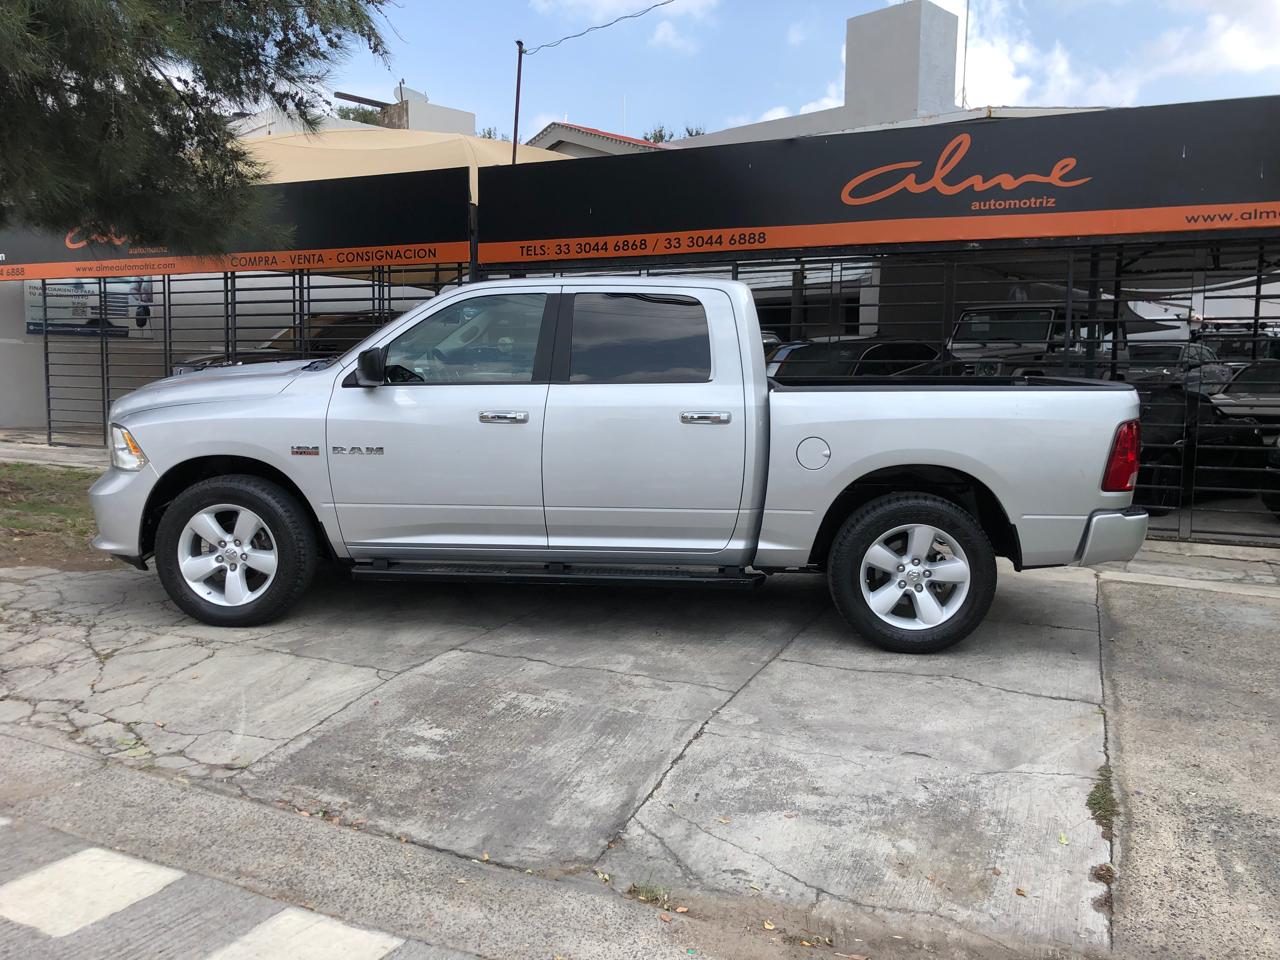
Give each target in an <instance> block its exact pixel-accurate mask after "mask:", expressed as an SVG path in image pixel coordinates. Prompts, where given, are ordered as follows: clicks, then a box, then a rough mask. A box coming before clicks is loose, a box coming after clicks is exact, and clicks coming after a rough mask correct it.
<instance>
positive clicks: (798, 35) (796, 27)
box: [787, 20, 809, 47]
mask: <svg viewBox="0 0 1280 960" xmlns="http://www.w3.org/2000/svg"><path fill="white" fill-rule="evenodd" d="M808 35H809V31H808V30H807V29H805V25H804V24H803V23H801V22H800V21H799V20H797V21H796V22H795V23H793V24H791V25H790V26H789V27H787V46H789V47H798V46H800V44H802V43H804V41H805V38H806V37H808Z"/></svg>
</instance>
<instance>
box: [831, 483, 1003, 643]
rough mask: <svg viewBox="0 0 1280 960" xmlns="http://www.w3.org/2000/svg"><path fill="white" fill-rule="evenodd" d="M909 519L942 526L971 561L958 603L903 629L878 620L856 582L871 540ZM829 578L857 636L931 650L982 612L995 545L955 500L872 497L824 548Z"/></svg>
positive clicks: (991, 585) (991, 591)
mask: <svg viewBox="0 0 1280 960" xmlns="http://www.w3.org/2000/svg"><path fill="white" fill-rule="evenodd" d="M909 524H928V525H929V526H932V527H935V528H936V529H938V530H940V531H942V532H944V533H945V534H946V535H947V536H948V537H949V538H951V539H953V540H954V541H955V542H956V543H957V544H958V545H959V546H960V548H961V549H962V550H963V551H964V555H965V558H966V559H967V561H968V564H969V588H968V592H967V593H966V594H965V595H964V596H963V599H961V600H959V601H958V602H959V607H958V608H957V609H956V610H955V612H954V613H952V614H951V615H950V617H949V618H948V619H946V620H944V621H943V622H942V623H940V624H938V625H937V626H934V627H927V628H924V629H904V628H901V627H898V626H895V625H894V624H891V623H888V622H886V621H885V620H882V619H881V618H880V616H879V615H878V614H877V613H876V612H875V611H874V610H872V609H871V607H870V606H869V605H868V603H867V600H866V598H865V597H864V596H863V591H862V585H861V583H860V582H859V578H860V577H861V576H862V561H863V557H864V556H865V555H866V553H867V551H868V550H869V549H870V548H871V546H872V544H873V543H875V542H877V541H878V540H880V538H882V537H884V536H886V535H887V534H888V533H889V532H890V531H891V530H894V529H895V528H897V527H901V526H906V525H909ZM827 584H828V586H829V587H830V590H831V597H832V599H833V600H834V601H835V605H836V608H837V609H838V610H839V611H840V613H841V615H842V616H843V617H844V618H845V620H846V621H847V622H848V624H849V625H850V626H851V627H853V629H854V630H855V631H857V633H858V634H859V635H860V636H862V637H864V638H865V639H867V640H870V641H871V642H872V643H874V644H875V645H876V646H878V647H882V648H883V649H885V650H892V651H893V652H895V653H934V652H936V651H938V650H944V649H946V648H947V647H950V646H952V645H953V644H956V643H959V642H960V641H961V640H963V639H964V638H965V637H967V636H968V635H969V634H970V633H971V632H972V631H973V629H974V628H975V627H977V626H978V624H979V623H981V622H982V618H983V617H985V616H986V614H987V610H988V608H989V607H990V606H991V600H992V598H993V597H994V596H995V590H996V558H995V551H994V550H993V549H992V547H991V541H990V540H989V539H988V538H987V535H986V533H984V532H983V530H982V527H981V526H979V524H978V522H977V520H975V519H974V518H973V517H972V516H971V515H970V514H969V513H968V512H967V511H966V510H963V509H962V508H960V507H958V506H956V505H955V504H954V503H951V502H950V501H948V500H943V499H942V498H941V497H935V496H932V495H930V494H926V493H901V494H892V495H890V496H886V497H881V498H879V499H878V500H873V501H871V502H870V503H868V504H866V505H865V506H863V507H861V508H860V509H859V510H857V511H856V512H854V513H853V514H852V515H850V517H849V518H848V519H847V520H846V521H845V522H844V525H843V526H842V527H841V528H840V531H839V533H837V534H836V537H835V540H834V541H833V542H832V544H831V552H830V553H829V554H828V558H827ZM924 588H925V589H930V587H929V586H928V585H925V587H924ZM943 589H947V588H945V587H944V588H943Z"/></svg>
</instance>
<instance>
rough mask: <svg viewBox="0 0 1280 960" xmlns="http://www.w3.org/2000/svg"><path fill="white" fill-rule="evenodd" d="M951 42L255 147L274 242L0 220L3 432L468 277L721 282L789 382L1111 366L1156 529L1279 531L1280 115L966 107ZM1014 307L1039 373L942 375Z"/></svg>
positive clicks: (862, 29)
mask: <svg viewBox="0 0 1280 960" xmlns="http://www.w3.org/2000/svg"><path fill="white" fill-rule="evenodd" d="M956 29H957V24H956V21H955V18H954V17H952V16H951V15H950V14H947V13H946V12H945V11H942V10H941V9H940V8H938V7H936V6H934V5H933V4H930V3H928V2H926V0H910V2H908V3H904V4H900V5H896V6H893V7H889V8H886V9H884V10H881V11H877V12H876V13H874V14H868V15H866V16H864V17H858V18H854V19H853V20H850V21H849V22H848V24H847V27H846V30H847V34H846V48H847V50H848V63H849V65H850V66H849V69H848V70H847V71H846V90H845V103H844V105H843V106H840V107H835V108H832V109H830V110H823V111H816V112H815V113H812V114H804V115H801V116H798V117H788V118H783V119H780V120H775V121H769V122H767V123H761V124H752V125H749V126H746V127H739V128H735V129H732V130H727V131H718V132H714V133H710V134H707V135H705V136H701V137H694V138H689V139H687V140H682V141H677V142H676V144H674V145H670V146H665V147H663V148H659V149H655V148H653V147H652V145H645V144H642V143H636V142H632V143H630V144H628V143H627V141H628V140H629V139H630V138H626V137H622V136H621V135H614V134H608V133H607V132H605V131H601V130H598V129H596V128H590V127H577V129H576V131H575V129H573V128H574V127H575V125H572V124H567V123H562V124H553V125H552V127H554V128H556V129H551V127H549V128H548V129H547V130H544V131H541V132H540V133H539V134H537V135H536V136H535V137H533V138H531V139H530V141H529V144H528V145H525V146H521V147H520V148H519V149H520V154H519V155H518V156H517V162H516V163H515V164H511V163H510V162H509V161H510V150H511V146H510V144H498V143H494V142H492V141H477V138H473V137H469V136H467V135H466V133H465V132H459V131H456V130H455V131H449V132H438V133H435V134H431V135H430V136H427V134H425V133H422V132H420V131H412V130H382V129H380V128H366V129H353V128H351V125H347V126H346V127H344V128H342V129H334V130H331V131H326V132H325V133H324V134H322V135H320V136H319V137H313V138H299V137H298V136H297V135H291V134H288V133H285V134H278V133H268V134H266V135H265V136H262V137H260V138H259V139H258V140H256V141H248V142H250V143H255V142H256V143H259V144H260V146H259V147H258V149H260V150H262V151H264V152H266V153H268V154H269V155H270V156H269V157H268V167H269V168H270V169H272V170H273V171H274V176H273V180H274V182H273V183H271V184H269V185H267V186H264V187H261V188H259V189H263V190H268V191H271V192H272V193H274V194H275V195H276V197H277V199H278V201H279V202H278V203H277V204H276V205H275V206H276V209H278V211H279V216H280V218H281V219H282V221H283V222H284V224H285V225H286V226H288V227H289V228H290V229H291V232H292V236H293V242H292V243H291V244H290V245H289V248H288V249H285V250H278V249H267V248H263V249H248V248H247V249H244V250H241V251H236V252H234V253H232V254H228V255H221V256H217V257H186V256H176V255H172V254H170V253H169V252H167V251H164V250H157V249H155V248H145V247H139V246H136V245H132V244H130V243H129V242H128V241H127V239H122V238H113V237H85V236H81V235H79V234H77V233H76V232H75V231H72V232H70V233H68V234H67V235H66V236H64V237H49V236H39V235H34V234H22V233H19V232H14V231H10V232H5V233H0V256H3V261H0V276H3V278H4V279H5V280H8V281H9V282H0V427H9V428H25V429H29V430H36V431H39V432H41V433H42V434H43V435H44V436H45V438H46V439H48V440H49V441H50V442H54V443H101V442H102V437H103V429H104V424H105V421H106V416H107V409H108V407H109V404H110V403H111V401H112V400H114V399H115V398H117V397H119V396H121V395H123V394H124V393H127V392H128V391H130V390H132V389H136V388H137V387H138V386H139V385H141V384H143V383H146V382H148V381H150V380H153V379H156V378H158V377H162V376H165V375H168V374H171V373H174V372H182V371H184V370H190V369H194V368H197V367H200V366H203V365H207V364H209V363H217V362H253V361H255V360H259V359H273V358H278V357H281V356H285V357H292V356H300V355H316V354H326V353H333V352H335V351H338V350H341V349H343V348H345V347H347V346H349V345H352V344H354V343H355V342H358V341H359V340H360V339H362V338H363V337H364V336H365V335H367V333H368V332H370V331H371V330H372V329H374V328H376V326H378V325H379V324H381V323H384V322H386V321H387V320H388V319H389V318H391V317H393V316H396V315H398V314H399V313H401V312H403V311H404V310H405V309H408V308H410V307H411V306H413V305H414V304H416V303H418V302H421V301H422V300H425V299H427V298H429V297H430V296H432V295H434V294H435V293H436V292H438V291H439V290H440V289H442V288H443V287H445V286H447V285H449V284H453V283H458V282H466V281H468V280H472V279H484V278H490V277H505V276H513V275H519V276H535V275H536V276H555V275H564V274H569V273H581V272H594V273H603V272H611V273H627V274H637V273H640V274H682V273H688V274H699V275H707V276H723V277H732V278H736V279H739V280H741V281H743V282H745V283H747V284H748V285H749V286H750V287H751V288H752V290H753V293H754V294H755V299H756V304H757V308H758V310H759V312H760V316H761V322H762V324H763V326H764V327H765V329H766V331H767V336H769V338H770V340H771V341H776V343H778V344H781V345H785V346H782V347H781V349H780V350H779V351H778V353H777V354H776V355H775V361H776V363H777V365H778V366H776V367H775V369H777V370H778V371H780V372H782V371H783V368H787V369H786V371H785V372H788V373H790V374H792V375H794V376H800V377H803V376H822V377H833V376H847V377H859V376H867V375H875V376H895V375H923V376H938V377H942V376H962V377H963V376H978V375H1001V376H1008V375H1018V376H1020V375H1037V374H1044V375H1060V374H1064V373H1068V374H1071V375H1088V376H1098V377H1112V378H1117V379H1121V378H1123V379H1132V380H1134V381H1135V385H1138V386H1139V387H1140V393H1141V394H1142V398H1143V421H1144V429H1145V431H1146V434H1145V436H1146V439H1145V444H1144V452H1143V460H1144V473H1143V476H1142V478H1141V479H1142V487H1141V489H1140V492H1139V500H1140V501H1141V502H1145V503H1147V504H1148V505H1149V506H1151V507H1152V508H1153V512H1155V513H1156V514H1157V515H1156V516H1155V517H1154V518H1153V522H1152V528H1153V532H1154V533H1155V534H1156V535H1163V536H1168V537H1176V538H1180V539H1198V540H1210V541H1230V542H1244V543H1252V542H1260V543H1267V542H1274V541H1276V540H1280V520H1278V519H1277V518H1276V516H1274V515H1273V514H1272V513H1271V511H1270V510H1269V509H1268V508H1267V506H1266V504H1267V502H1268V501H1267V500H1266V499H1264V496H1263V495H1264V494H1266V493H1267V491H1268V490H1269V487H1268V484H1269V483H1273V482H1276V479H1277V470H1280V459H1277V458H1276V454H1275V453H1274V452H1273V451H1274V450H1275V446H1274V444H1275V436H1276V433H1277V432H1280V409H1277V408H1275V407H1273V406H1270V404H1271V402H1272V401H1269V400H1268V399H1267V398H1268V396H1270V395H1280V387H1277V386H1276V381H1277V380H1278V379H1280V377H1278V376H1277V375H1276V373H1275V368H1276V367H1278V366H1280V351H1277V350H1275V345H1276V344H1278V343H1280V323H1277V321H1280V309H1278V308H1277V297H1278V296H1280V97H1263V98H1251V99H1242V100H1230V101H1215V102H1201V103H1187V104H1170V105H1163V106H1152V107H1139V108H1125V109H1056V110H1054V109H1029V108H983V109H979V110H961V109H958V108H956V106H955V103H954V98H953V90H954V78H955V66H956V62H955V50H956ZM584 131H585V132H584ZM290 136H292V137H293V142H291V143H286V142H285V141H286V140H287V139H288V138H289V137H290ZM412 136H418V137H419V141H420V142H417V143H411V142H410V141H409V140H408V139H406V138H408V137H412ZM424 136H427V140H429V141H430V143H427V142H426V141H422V137H424ZM433 138H434V139H433ZM485 144H487V146H485ZM544 147H545V148H548V149H544ZM428 148H430V149H428ZM433 151H434V154H435V158H434V159H426V157H427V154H430V153H432V152H433ZM1005 321H1008V322H1010V323H1012V324H1014V325H1016V326H1017V328H1018V329H1019V330H1020V331H1022V332H1021V333H1019V337H1020V338H1021V339H1022V340H1028V339H1030V340H1034V339H1036V338H1037V337H1038V338H1039V340H1040V341H1041V347H1040V349H1039V350H1038V351H1035V352H1034V356H1031V355H1027V356H1021V357H1020V358H1019V359H1017V361H1016V363H1015V362H1013V361H1011V360H1010V351H1009V350H1008V349H1004V348H1002V349H992V350H991V351H990V352H989V355H983V356H980V357H979V358H978V359H977V360H976V361H974V362H966V363H964V364H961V363H958V362H957V360H956V358H957V354H958V351H957V350H956V349H955V342H956V339H957V338H958V337H959V336H960V333H959V332H958V331H967V332H968V334H966V335H972V334H973V331H988V330H989V331H991V332H989V333H980V334H978V335H977V339H982V338H987V340H988V341H991V342H994V341H998V340H1000V338H1001V335H1000V333H999V332H998V331H999V330H1001V329H1006V330H1007V329H1011V327H1003V328H1002V327H1001V323H1002V322H1005ZM1036 330H1039V331H1040V332H1039V333H1036V332H1035V331H1036ZM972 338H973V337H972V336H971V339H972ZM1005 339H1006V340H1007V339H1008V338H1007V337H1006V338H1005ZM988 345H989V343H988ZM1006 346H1007V345H1006ZM969 354H970V355H971V354H972V350H970V351H969ZM1144 356H1149V357H1151V358H1153V359H1152V360H1151V362H1149V363H1140V362H1139V358H1141V357H1144ZM788 364H790V367H789V368H788V367H787V365H788ZM1241 385H1245V386H1247V387H1248V389H1246V390H1242V389H1240V387H1241ZM1249 385H1252V386H1249ZM477 389H483V387H478V388H477ZM1269 463H1274V467H1272V466H1270V465H1269ZM1272 502H1274V501H1272Z"/></svg>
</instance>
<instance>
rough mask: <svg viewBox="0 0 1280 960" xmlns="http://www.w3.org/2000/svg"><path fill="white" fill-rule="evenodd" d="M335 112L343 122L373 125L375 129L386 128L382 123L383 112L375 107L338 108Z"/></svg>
mask: <svg viewBox="0 0 1280 960" xmlns="http://www.w3.org/2000/svg"><path fill="white" fill-rule="evenodd" d="M333 112H334V113H335V114H336V115H337V116H338V117H339V119H342V120H354V121H355V122H356V123H371V124H373V125H374V126H375V127H381V126H385V124H384V123H383V122H382V111H381V110H375V109H373V107H338V108H337V109H335V110H334V111H333Z"/></svg>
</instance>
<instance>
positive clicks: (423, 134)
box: [243, 127, 569, 202]
mask: <svg viewBox="0 0 1280 960" xmlns="http://www.w3.org/2000/svg"><path fill="white" fill-rule="evenodd" d="M243 143H244V146H245V148H246V149H247V150H248V151H249V153H250V155H251V156H252V157H254V158H255V159H256V160H258V161H259V162H261V163H262V164H263V165H265V166H266V168H267V172H268V176H267V178H268V180H269V181H270V182H272V183H297V182H298V181H301V180H332V179H340V178H343V177H367V176H373V175H375V174H380V173H409V172H411V171H414V170H443V169H446V168H449V167H468V168H470V171H471V199H472V201H475V202H478V201H479V192H480V191H479V186H478V183H477V181H478V177H477V175H476V171H477V170H478V169H479V168H480V167H490V166H497V165H500V164H507V163H510V162H511V144H510V143H507V142H505V141H502V140H486V139H485V138H483V137H468V136H466V135H464V134H460V133H433V132H430V131H427V130H390V129H386V128H382V127H370V128H368V129H359V130H353V129H350V128H345V129H333V130H321V131H319V132H317V133H284V134H275V135H272V136H267V137H254V138H252V139H249V140H245V141H243ZM516 150H517V153H516V160H517V162H518V163H541V162H543V161H544V160H567V159H569V158H568V157H565V156H564V155H563V154H559V153H553V152H551V151H550V150H541V149H539V148H538V147H526V146H523V145H522V146H519V147H517V148H516Z"/></svg>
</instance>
